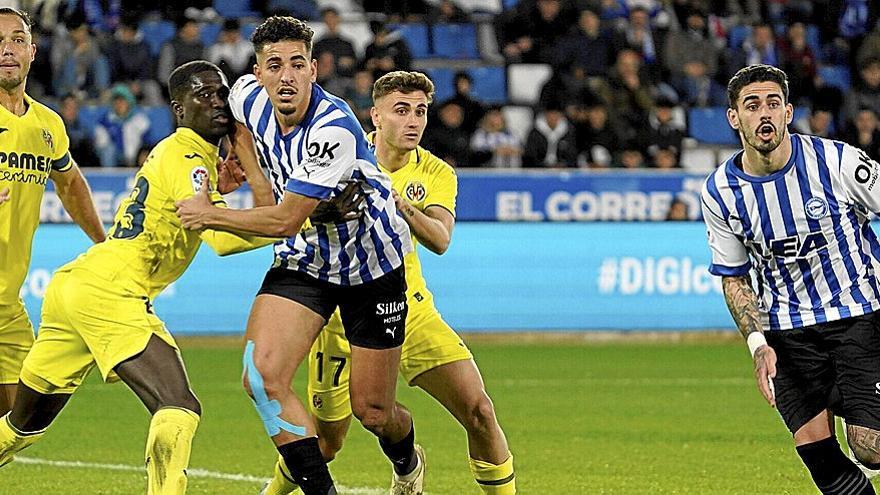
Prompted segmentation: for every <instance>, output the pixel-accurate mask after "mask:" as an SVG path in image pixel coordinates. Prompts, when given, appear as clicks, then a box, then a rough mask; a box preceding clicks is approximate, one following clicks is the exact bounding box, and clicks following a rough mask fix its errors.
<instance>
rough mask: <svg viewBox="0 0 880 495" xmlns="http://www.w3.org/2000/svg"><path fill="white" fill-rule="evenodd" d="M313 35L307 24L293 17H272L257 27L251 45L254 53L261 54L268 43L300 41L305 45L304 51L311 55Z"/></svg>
mask: <svg viewBox="0 0 880 495" xmlns="http://www.w3.org/2000/svg"><path fill="white" fill-rule="evenodd" d="M314 35H315V32H314V31H312V28H310V27H309V26H308V24H306V23H305V22H303V21H301V20H299V19H297V18H295V17H291V16H279V15H273V16H272V17H270V18H268V19H266V20H265V21H263V23H262V24H260V25H259V26H257V30H256V31H254V35H253V36H251V43H253V44H254V51H255V52H261V51H263V48H265V46H266V45H268V44H269V43H277V42H279V41H302V42H303V43H305V45H306V50H308V51H309V53H311V51H312V37H313V36H314Z"/></svg>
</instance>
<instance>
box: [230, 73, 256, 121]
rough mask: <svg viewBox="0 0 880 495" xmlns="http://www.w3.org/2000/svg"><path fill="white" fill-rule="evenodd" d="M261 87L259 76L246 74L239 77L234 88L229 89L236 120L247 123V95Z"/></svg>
mask: <svg viewBox="0 0 880 495" xmlns="http://www.w3.org/2000/svg"><path fill="white" fill-rule="evenodd" d="M259 87H260V85H259V83H258V82H257V78H256V77H255V76H254V75H253V74H246V75H243V76H241V77H239V78H238V81H235V84H233V85H232V89H230V90H229V109H230V110H231V111H232V116H233V118H235V120H237V121H239V122H241V123H243V124H244V123H246V122H245V115H244V103H245V100H247V97H248V96H250V95H251V93H253V92H254V91H256V90H257V89H258V88H259Z"/></svg>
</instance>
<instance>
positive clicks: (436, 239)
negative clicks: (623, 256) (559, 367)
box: [263, 71, 516, 495]
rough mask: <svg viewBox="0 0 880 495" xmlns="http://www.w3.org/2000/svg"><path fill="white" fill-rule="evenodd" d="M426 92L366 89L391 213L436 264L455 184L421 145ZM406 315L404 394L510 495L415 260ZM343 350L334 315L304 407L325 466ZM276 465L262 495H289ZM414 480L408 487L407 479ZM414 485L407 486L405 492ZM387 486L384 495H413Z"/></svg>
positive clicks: (461, 350) (399, 77)
mask: <svg viewBox="0 0 880 495" xmlns="http://www.w3.org/2000/svg"><path fill="white" fill-rule="evenodd" d="M433 96H434V84H433V83H432V82H431V80H430V79H428V78H427V77H426V76H425V75H424V74H421V73H419V72H404V71H398V72H391V73H388V74H386V75H384V76H382V77H380V78H379V79H378V80H377V81H376V83H375V84H374V86H373V102H374V104H375V106H374V107H373V109H372V112H371V113H372V116H373V124H374V125H375V126H376V132H375V133H374V134H373V135H372V136H370V137H371V139H372V141H373V142H374V143H375V146H376V158H377V159H378V161H379V166H380V167H382V169H383V170H384V171H385V172H386V173H388V175H390V176H391V182H392V186H393V188H394V189H393V193H392V194H393V195H394V198H395V200H396V201H397V203H398V209H399V210H400V211H401V213H402V214H403V217H404V219H406V221H407V223H409V226H410V230H411V231H412V234H413V243H416V242H418V243H420V244H422V245H423V246H425V247H426V248H427V249H429V250H431V251H432V252H434V253H436V254H438V255H442V254H443V253H445V252H446V249H447V248H448V247H449V243H450V242H451V241H452V231H453V228H454V226H455V199H456V195H457V191H458V179H457V177H456V175H455V170H454V169H453V168H452V167H451V166H449V164H447V163H446V162H444V161H443V160H441V159H439V158H437V157H436V156H434V155H433V154H432V153H431V152H429V151H428V150H426V149H424V148H422V147H421V146H419V142H420V141H421V138H422V134H423V133H424V130H425V126H426V125H427V123H428V105H430V103H431V101H432V100H433ZM405 264H406V285H407V300H408V304H409V312H408V314H407V321H406V337H405V339H404V341H403V348H402V352H401V358H400V373H401V374H402V375H403V376H404V378H405V379H406V380H407V382H408V383H409V384H410V385H413V386H418V387H420V388H422V389H423V390H425V391H426V392H428V393H429V394H431V396H433V397H434V398H435V399H437V401H438V402H440V404H442V405H443V406H444V407H445V408H446V409H447V410H449V411H450V412H451V413H452V414H453V416H454V417H455V418H456V419H457V420H458V421H459V423H461V425H462V426H463V427H464V429H465V431H466V433H467V438H468V453H469V455H470V467H471V472H472V473H473V476H474V479H475V480H476V482H477V484H478V486H479V487H480V489H481V490H482V492H483V493H485V494H487V495H509V494H514V493H516V482H515V478H514V473H513V457H512V455H511V454H510V451H509V450H508V447H507V439H506V438H505V436H504V432H503V431H502V430H501V426H500V425H499V424H498V420H497V419H496V417H495V408H494V406H493V405H492V401H491V400H490V399H489V396H488V395H487V394H486V390H485V388H484V386H483V379H482V376H481V375H480V370H479V369H478V368H477V365H476V363H475V362H474V360H473V356H472V355H471V353H470V351H469V350H468V348H467V347H466V346H465V345H464V342H462V340H461V338H460V337H459V336H458V335H457V334H456V333H455V331H454V330H453V329H452V328H450V326H449V325H448V324H447V323H446V322H445V321H444V320H443V318H442V316H440V313H439V312H438V311H437V308H436V307H435V306H434V296H433V294H431V291H430V290H428V286H427V282H426V281H425V278H424V277H423V276H422V269H421V263H420V262H419V256H418V253H417V252H416V251H413V252H411V253H409V254H407V255H406V256H405ZM350 358H351V350H350V347H349V345H348V341H346V340H345V335H344V330H343V327H342V322H341V321H340V319H339V314H338V313H334V314H333V316H332V317H331V319H330V321H329V323H328V324H327V326H326V327H325V328H324V331H323V332H321V334H320V335H319V336H318V340H317V341H315V344H314V345H313V346H312V351H311V353H310V354H309V386H308V389H309V397H310V398H311V400H310V402H309V408H310V410H311V412H312V415H313V416H314V417H315V420H316V424H317V428H318V442H319V444H320V446H321V451H322V452H323V454H324V457H325V459H327V460H328V461H329V460H332V459H333V458H334V457H335V456H336V453H337V452H338V451H339V450H340V449H341V448H342V444H343V442H344V440H345V435H346V434H347V432H348V428H349V425H350V423H351V402H350V401H349V394H348V389H349V386H348V384H349V366H348V363H349V361H350ZM288 478H289V474H288V473H286V472H285V469H284V465H283V463H282V462H281V461H279V462H278V463H277V464H276V466H275V472H274V477H273V479H272V481H271V482H270V483H269V484H268V485H267V486H266V488H265V489H264V491H263V493H264V494H265V495H288V494H290V493H293V492H294V491H295V490H296V486H295V485H294V484H292V483H291V482H290V481H289V479H288ZM412 481H416V480H412ZM413 484H414V483H410V485H413ZM407 490H408V491H407ZM421 490H422V486H421V485H419V486H407V480H401V479H400V478H399V477H394V480H393V487H392V491H391V493H418V492H420V491H421Z"/></svg>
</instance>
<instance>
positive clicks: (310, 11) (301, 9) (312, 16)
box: [266, 0, 319, 21]
mask: <svg viewBox="0 0 880 495" xmlns="http://www.w3.org/2000/svg"><path fill="white" fill-rule="evenodd" d="M266 11H267V12H268V14H269V15H290V16H293V17H296V18H297V19H302V20H304V21H310V20H316V19H318V15H319V13H318V6H317V4H316V3H315V2H314V0H266Z"/></svg>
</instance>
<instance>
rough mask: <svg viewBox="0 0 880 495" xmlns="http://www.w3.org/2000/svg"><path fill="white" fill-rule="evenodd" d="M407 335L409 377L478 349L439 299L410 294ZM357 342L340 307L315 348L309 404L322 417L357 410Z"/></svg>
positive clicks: (404, 363) (403, 369)
mask: <svg viewBox="0 0 880 495" xmlns="http://www.w3.org/2000/svg"><path fill="white" fill-rule="evenodd" d="M409 303H410V307H409V313H408V314H407V318H406V337H405V339H404V341H403V348H402V349H401V355H400V374H401V375H403V377H404V378H405V379H406V381H407V383H409V384H412V381H413V380H414V379H415V378H416V377H417V376H419V375H421V374H422V373H424V372H426V371H428V370H431V369H434V368H437V367H439V366H443V365H444V364H449V363H453V362H455V361H463V360H467V359H472V358H473V355H472V354H471V351H470V350H468V348H467V346H465V345H464V342H462V340H461V337H459V336H458V334H456V333H455V331H454V330H453V329H452V328H451V327H450V326H449V325H448V324H447V323H446V322H445V321H443V318H442V317H441V316H440V313H439V312H438V311H437V310H436V309H435V308H434V305H433V304H431V303H429V302H428V301H425V303H427V304H424V303H423V304H420V303H418V302H415V301H413V300H412V299H410V300H409ZM350 360H351V347H350V346H349V344H348V341H347V340H345V333H344V330H343V328H342V321H341V320H340V319H339V313H338V312H336V313H333V316H331V317H330V321H329V322H328V323H327V326H326V327H324V330H323V331H322V332H321V333H320V334H319V335H318V339H317V340H316V341H315V344H314V345H313V346H312V350H311V352H310V353H309V386H308V393H309V398H310V401H309V409H310V410H311V412H312V413H313V414H314V415H315V417H317V418H318V419H320V420H321V421H326V422H332V421H339V420H341V419H345V418H347V417H349V416H351V400H350V399H349V395H348V380H349V368H350V366H349V364H350Z"/></svg>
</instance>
